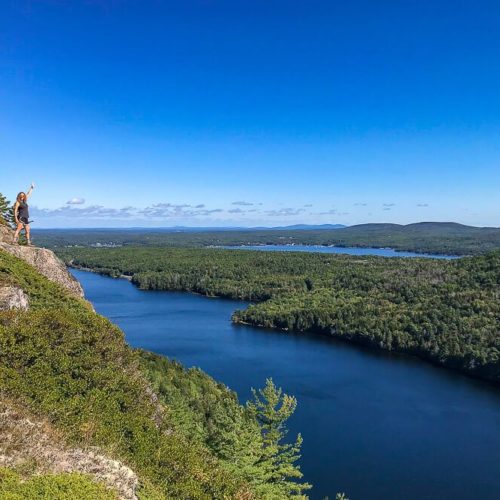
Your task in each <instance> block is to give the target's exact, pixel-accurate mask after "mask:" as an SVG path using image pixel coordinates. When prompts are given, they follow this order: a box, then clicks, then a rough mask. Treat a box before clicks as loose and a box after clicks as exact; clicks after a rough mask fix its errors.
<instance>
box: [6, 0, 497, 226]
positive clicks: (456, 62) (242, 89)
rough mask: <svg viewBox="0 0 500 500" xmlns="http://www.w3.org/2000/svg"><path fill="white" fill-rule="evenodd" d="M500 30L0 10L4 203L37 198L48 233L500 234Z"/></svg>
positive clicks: (292, 8)
mask: <svg viewBox="0 0 500 500" xmlns="http://www.w3.org/2000/svg"><path fill="white" fill-rule="evenodd" d="M498 26H500V2H498V1H496V0H494V1H480V0H476V1H460V0H454V1H439V0H434V1H425V0H423V1H411V0H399V1H387V0H379V1H377V2H374V1H371V0H365V1H361V0H350V1H347V0H345V1H334V0H330V1H316V0H307V1H306V0H303V1H294V0H283V1H275V0H265V1H260V0H249V1H246V0H225V1H217V0H198V1H194V0H193V1H191V0H181V1H176V2H174V1H120V0H114V1H98V0H94V1H91V0H87V1H80V2H79V1H71V2H65V1H57V0H52V1H42V0H38V1H24V0H15V1H10V0H0V151H1V154H0V192H3V193H4V194H6V195H7V196H8V197H9V198H10V199H13V198H14V197H15V195H16V193H17V192H18V191H19V190H21V189H26V188H27V187H28V185H29V183H30V182H31V181H32V180H33V181H35V182H36V184H37V189H36V191H35V193H34V195H33V198H32V200H31V206H32V212H33V214H32V215H33V219H35V221H36V225H37V226H38V227H90V226H114V227H122V226H138V225H145V226H173V225H188V226H227V225H245V226H251V225H270V226H274V225H284V224H294V223H344V224H356V223H364V222H397V223H410V222H417V221H423V220H437V221H439V220H453V221H457V222H463V223H466V224H473V225H489V226H500V196H499V193H500V90H499V89H500V30H499V29H498ZM68 202H70V203H68Z"/></svg>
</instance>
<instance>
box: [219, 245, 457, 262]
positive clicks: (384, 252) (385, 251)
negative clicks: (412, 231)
mask: <svg viewBox="0 0 500 500" xmlns="http://www.w3.org/2000/svg"><path fill="white" fill-rule="evenodd" d="M221 248H229V249H231V250H260V251H262V252H319V253H336V254H348V255H377V256H379V257H425V258H428V259H457V258H459V257H457V256H456V255H440V254H433V253H415V252H399V251H397V250H394V249H393V248H362V247H336V246H324V245H238V246H230V245H225V246H223V247H221Z"/></svg>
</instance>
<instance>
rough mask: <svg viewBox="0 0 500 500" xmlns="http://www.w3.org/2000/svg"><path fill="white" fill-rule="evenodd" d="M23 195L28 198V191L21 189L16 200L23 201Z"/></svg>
mask: <svg viewBox="0 0 500 500" xmlns="http://www.w3.org/2000/svg"><path fill="white" fill-rule="evenodd" d="M21 196H24V198H25V199H26V193H25V192H24V191H21V192H20V193H18V195H17V198H16V200H17V201H18V202H21V201H22V200H21Z"/></svg>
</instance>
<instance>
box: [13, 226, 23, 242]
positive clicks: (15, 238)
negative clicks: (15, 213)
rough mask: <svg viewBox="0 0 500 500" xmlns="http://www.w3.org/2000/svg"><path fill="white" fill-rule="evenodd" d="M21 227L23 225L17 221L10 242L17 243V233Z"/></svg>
mask: <svg viewBox="0 0 500 500" xmlns="http://www.w3.org/2000/svg"><path fill="white" fill-rule="evenodd" d="M22 228H23V225H22V224H21V223H20V222H18V223H17V227H16V231H15V233H14V238H13V241H12V243H17V240H18V239H19V233H20V232H21V229H22Z"/></svg>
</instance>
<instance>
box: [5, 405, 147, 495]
mask: <svg viewBox="0 0 500 500" xmlns="http://www.w3.org/2000/svg"><path fill="white" fill-rule="evenodd" d="M23 463H29V464H32V465H34V467H35V472H37V473H59V472H80V473H84V474H90V475H91V476H93V477H94V478H95V479H96V480H97V481H100V482H104V483H105V484H106V485H107V486H108V487H110V488H112V489H113V490H115V491H116V492H117V493H118V496H119V498H120V499H123V500H136V499H137V496H136V489H137V485H138V478H137V475H136V474H135V473H134V471H133V470H131V469H130V468H129V467H127V466H126V465H124V464H123V463H121V462H119V461H118V460H113V459H112V458H110V457H107V456H105V455H103V454H101V453H99V451H98V450H97V449H82V448H69V447H67V446H66V445H65V444H64V443H63V441H62V440H61V438H60V436H59V435H58V433H57V432H56V431H55V429H53V428H52V426H51V425H50V424H49V423H47V422H44V421H43V420H39V419H36V418H34V417H33V416H31V415H29V414H28V413H27V412H26V410H24V409H22V408H20V407H18V406H16V405H13V404H12V403H11V402H10V401H6V400H2V399H0V466H6V467H16V466H22V464H23Z"/></svg>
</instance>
